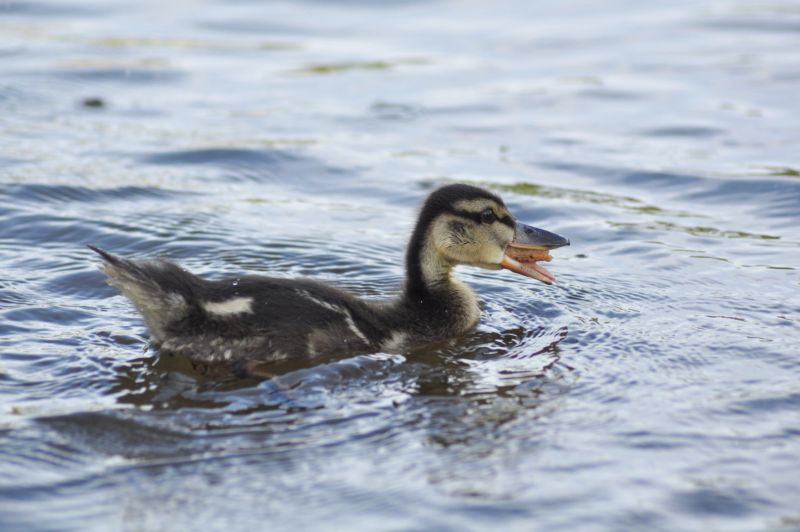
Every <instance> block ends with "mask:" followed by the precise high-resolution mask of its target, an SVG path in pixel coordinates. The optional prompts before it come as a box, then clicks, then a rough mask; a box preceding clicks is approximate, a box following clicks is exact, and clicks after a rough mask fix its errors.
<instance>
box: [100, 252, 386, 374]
mask: <svg viewBox="0 0 800 532" xmlns="http://www.w3.org/2000/svg"><path fill="white" fill-rule="evenodd" d="M90 247H91V249H92V250H94V251H95V252H97V253H98V254H99V255H100V256H101V257H102V258H103V260H104V265H103V271H104V272H105V273H106V275H107V276H108V283H109V284H110V285H111V286H114V287H116V288H117V289H119V290H120V292H122V293H123V294H124V295H125V296H126V297H127V298H128V299H130V300H131V302H133V304H134V305H135V306H136V308H137V309H138V310H139V312H140V313H141V314H142V317H143V318H144V320H145V322H146V324H147V326H148V329H149V330H150V333H151V335H152V340H153V342H154V344H155V345H156V346H158V347H160V348H161V349H162V350H165V351H170V352H175V353H180V354H184V355H186V356H189V357H191V358H192V359H194V360H198V361H201V362H209V363H210V362H221V361H226V360H241V359H257V360H268V361H277V360H286V359H291V358H302V357H315V356H327V355H332V354H347V353H348V352H351V351H352V352H358V351H361V352H363V351H368V350H372V349H377V348H378V346H379V345H380V342H381V341H382V340H383V339H384V338H383V336H384V332H383V330H384V329H385V327H384V324H382V323H381V321H380V320H381V318H380V316H379V315H378V314H377V313H375V312H373V311H372V309H370V308H369V307H368V305H367V304H366V303H364V302H363V301H361V300H359V299H357V298H354V297H352V296H351V295H350V294H347V293H346V292H343V291H341V290H338V289H336V288H333V287H330V286H327V285H324V284H321V283H318V282H315V281H311V280H303V279H301V280H289V279H276V278H271V277H262V276H247V277H239V278H235V279H223V280H218V281H206V280H203V279H201V278H199V277H197V276H196V275H194V274H192V273H190V272H188V271H186V270H184V269H183V268H181V267H179V266H177V265H176V264H173V263H171V262H168V261H163V260H157V261H132V260H127V259H123V258H120V257H117V256H115V255H112V254H110V253H108V252H106V251H103V250H101V249H98V248H95V247H92V246H90Z"/></svg>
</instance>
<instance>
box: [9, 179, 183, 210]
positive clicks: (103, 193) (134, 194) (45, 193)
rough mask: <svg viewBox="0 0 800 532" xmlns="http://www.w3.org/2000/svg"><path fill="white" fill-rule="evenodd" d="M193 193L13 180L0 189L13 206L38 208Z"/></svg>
mask: <svg viewBox="0 0 800 532" xmlns="http://www.w3.org/2000/svg"><path fill="white" fill-rule="evenodd" d="M195 194H197V192H194V191H191V190H185V191H184V190H182V191H173V190H170V189H165V188H155V187H138V186H125V187H115V188H89V187H81V186H68V185H50V184H43V183H13V184H10V185H6V186H4V187H3V190H2V192H0V196H5V197H7V198H9V201H14V202H15V205H19V204H26V203H33V204H34V206H36V207H41V205H42V203H45V204H48V203H62V204H63V203H70V204H71V203H75V202H92V203H101V202H106V201H126V202H127V201H137V200H145V201H156V200H159V199H170V198H174V197H176V196H181V197H184V196H187V195H188V196H191V195H195Z"/></svg>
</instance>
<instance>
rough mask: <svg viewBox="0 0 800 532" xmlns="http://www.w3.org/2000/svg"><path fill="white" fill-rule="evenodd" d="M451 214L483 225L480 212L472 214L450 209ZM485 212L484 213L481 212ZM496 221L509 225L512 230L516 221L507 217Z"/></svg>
mask: <svg viewBox="0 0 800 532" xmlns="http://www.w3.org/2000/svg"><path fill="white" fill-rule="evenodd" d="M449 212H450V213H451V214H455V215H456V216H460V217H461V218H466V219H467V220H472V221H473V222H476V223H481V221H482V220H481V213H480V212H472V211H462V210H458V209H450V210H449ZM481 212H483V211H481ZM496 221H498V222H500V223H501V224H503V225H507V226H508V227H510V228H511V229H514V225H515V224H514V219H513V218H511V216H508V215H505V216H503V217H502V218H498V219H497V220H496Z"/></svg>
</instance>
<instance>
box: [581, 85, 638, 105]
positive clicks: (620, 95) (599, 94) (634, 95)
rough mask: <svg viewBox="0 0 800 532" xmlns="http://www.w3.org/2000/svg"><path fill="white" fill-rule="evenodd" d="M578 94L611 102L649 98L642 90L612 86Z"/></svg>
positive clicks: (587, 90) (586, 90)
mask: <svg viewBox="0 0 800 532" xmlns="http://www.w3.org/2000/svg"><path fill="white" fill-rule="evenodd" d="M578 94H579V95H580V96H581V97H583V98H589V99H592V100H603V101H610V102H613V101H619V102H629V101H635V100H641V99H644V98H647V95H645V94H643V93H640V92H634V91H626V90H621V89H610V88H597V89H585V90H582V91H580V92H579V93H578Z"/></svg>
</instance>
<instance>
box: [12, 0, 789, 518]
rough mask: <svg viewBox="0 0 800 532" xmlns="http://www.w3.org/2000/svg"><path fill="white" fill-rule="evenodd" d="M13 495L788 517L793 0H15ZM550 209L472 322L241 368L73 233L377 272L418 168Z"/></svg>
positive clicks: (147, 503) (365, 276)
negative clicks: (149, 316)
mask: <svg viewBox="0 0 800 532" xmlns="http://www.w3.org/2000/svg"><path fill="white" fill-rule="evenodd" d="M0 74H1V75H0V342H1V343H2V347H1V348H0V528H2V529H3V530H18V529H19V530H22V529H36V530H70V529H76V530H77V529H80V530H113V529H129V530H189V529H212V530H222V529H224V530H244V529H264V530H266V529H269V530H290V529H291V530H296V529H299V528H306V529H307V528H312V529H313V528H324V529H342V530H400V529H437V530H464V529H475V530H480V529H492V530H577V529H581V530H625V529H630V530H711V529H713V530H762V529H797V528H799V527H800V509H799V508H800V506H798V501H800V482H798V478H800V476H799V475H800V275H798V268H799V267H800V99H798V95H800V8H799V7H798V5H797V3H796V2H793V1H790V0H785V1H782V0H767V1H763V2H750V1H746V0H731V1H720V2H699V1H698V2H691V1H680V2H634V1H632V0H612V1H608V2H588V1H578V2H557V1H549V0H548V1H544V0H542V1H539V0H537V1H527V0H501V1H500V2H477V1H467V0H463V1H456V0H452V1H447V0H442V1H430V2H428V1H400V0H398V1H393V2H366V1H358V0H349V1H348V0H342V1H336V2H333V1H331V2H323V1H311V0H308V1H302V2H301V1H296V2H256V1H247V0H239V1H235V2H229V1H223V0H216V1H214V0H205V1H201V0H196V1H182V2H152V1H135V2H134V1H130V2H127V1H123V0H120V1H113V2H106V1H100V0H95V1H94V2H93V1H91V0H85V1H82V0H74V1H71V0H65V1H58V2H56V1H55V0H53V1H52V2H37V1H30V2H29V1H2V2H0ZM456 181H457V182H467V183H474V184H479V185H482V186H486V187H489V188H491V189H492V190H494V191H495V192H497V193H499V194H501V195H502V196H503V197H504V198H505V199H506V202H507V204H508V205H509V207H510V208H511V210H512V211H513V212H514V213H516V215H517V217H518V218H519V219H521V220H524V221H526V222H529V223H532V224H534V225H537V226H541V227H545V228H547V229H550V230H553V231H556V232H558V233H561V234H564V235H566V236H568V237H569V238H570V239H571V240H572V246H571V247H569V248H564V249H561V250H558V251H557V252H556V253H555V254H554V255H555V257H556V260H555V261H554V262H553V263H552V266H551V270H553V271H554V272H555V273H556V274H557V275H558V277H559V284H557V285H555V286H552V287H548V286H545V285H542V284H540V283H536V282H534V281H532V280H530V279H525V278H523V277H519V276H514V275H512V274H510V273H508V272H490V271H482V270H480V271H479V270H470V269H466V268H465V269H463V270H462V271H460V273H459V275H460V276H461V277H462V278H463V279H464V280H466V281H468V282H469V283H470V284H471V285H472V286H473V287H475V289H476V291H477V292H478V293H479V295H480V298H481V301H482V307H483V317H482V320H481V323H480V325H479V327H478V328H477V329H476V330H475V331H474V332H472V333H470V334H468V335H466V336H464V337H462V338H456V339H454V340H452V341H451V342H449V343H446V344H444V345H437V346H433V347H429V348H425V349H420V350H417V351H413V352H409V353H404V354H402V355H399V354H398V355H389V354H382V353H376V354H372V355H364V356H357V357H353V358H344V359H339V360H326V361H322V362H320V363H319V364H316V365H295V366H292V367H284V368H281V370H280V372H279V373H280V375H279V376H278V377H276V378H274V379H271V380H264V381H257V380H255V379H244V380H242V379H237V378H236V377H235V376H234V375H232V374H231V373H230V372H229V371H227V370H226V369H225V368H212V369H211V370H208V369H200V368H195V367H192V364H191V363H190V362H189V361H187V360H183V359H180V358H177V357H170V356H162V357H159V356H158V354H157V353H156V352H155V351H154V350H153V349H151V348H149V347H148V343H147V335H146V331H145V328H144V325H143V323H142V321H141V319H140V318H139V317H138V316H137V315H136V313H135V312H134V311H133V310H132V308H131V306H130V305H129V303H128V302H127V301H126V300H125V299H123V298H122V297H121V296H119V295H118V294H117V293H116V292H115V291H114V290H113V289H112V288H110V287H108V286H106V285H105V283H104V280H103V277H102V275H101V273H100V272H98V271H97V269H96V262H97V261H96V259H95V258H94V257H93V256H91V255H92V254H91V252H89V251H88V250H87V249H86V248H85V247H84V244H86V243H92V244H95V245H98V246H101V247H104V248H107V249H110V250H112V251H114V252H117V253H120V254H125V255H132V256H141V257H154V256H159V255H160V256H167V257H171V258H173V259H175V260H178V261H179V262H181V263H182V264H184V265H186V266H187V267H189V268H191V269H193V270H195V271H197V272H200V273H203V274H205V275H208V276H211V277H213V276H218V275H222V274H224V273H234V272H243V271H248V272H259V273H268V274H271V275H275V276H280V277H292V276H300V275H307V276H314V277H317V278H321V279H324V280H327V281H330V282H332V283H335V284H337V285H339V286H342V287H345V288H348V289H351V290H353V291H355V292H357V293H359V294H361V295H363V296H365V297H368V298H372V299H379V298H382V297H389V296H391V295H392V294H394V293H395V292H396V290H397V287H398V286H399V283H400V282H401V280H402V277H403V264H402V256H403V248H404V246H405V241H406V238H407V236H408V234H409V231H410V228H411V226H412V223H413V221H414V216H415V210H416V208H417V206H418V205H419V203H420V201H421V200H422V199H423V198H424V197H425V195H426V194H427V193H428V192H429V191H430V190H432V189H433V188H434V187H436V186H437V185H439V184H441V183H446V182H456Z"/></svg>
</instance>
